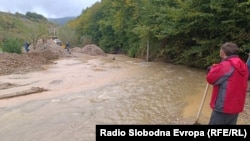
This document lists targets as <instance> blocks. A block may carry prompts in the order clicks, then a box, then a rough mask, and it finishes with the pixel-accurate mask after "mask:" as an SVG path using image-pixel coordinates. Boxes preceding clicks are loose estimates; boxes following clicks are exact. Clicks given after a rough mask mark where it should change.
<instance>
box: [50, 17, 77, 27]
mask: <svg viewBox="0 0 250 141" xmlns="http://www.w3.org/2000/svg"><path fill="white" fill-rule="evenodd" d="M74 19H76V17H64V18H48V21H50V22H52V23H55V24H58V25H65V24H66V23H68V22H69V21H71V20H74Z"/></svg>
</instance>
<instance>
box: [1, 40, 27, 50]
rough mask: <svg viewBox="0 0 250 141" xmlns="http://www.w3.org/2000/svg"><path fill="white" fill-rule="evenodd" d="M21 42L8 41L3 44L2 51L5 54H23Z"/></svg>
mask: <svg viewBox="0 0 250 141" xmlns="http://www.w3.org/2000/svg"><path fill="white" fill-rule="evenodd" d="M20 46H21V41H20V40H18V39H13V38H10V39H7V40H5V41H4V42H3V44H2V50H3V52H9V53H18V54H21V53H22V48H21V47H20Z"/></svg>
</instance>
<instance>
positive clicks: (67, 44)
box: [65, 42, 71, 54]
mask: <svg viewBox="0 0 250 141" xmlns="http://www.w3.org/2000/svg"><path fill="white" fill-rule="evenodd" d="M65 47H66V49H67V52H68V53H69V54H71V53H70V51H69V48H70V44H69V42H67V43H66V46H65Z"/></svg>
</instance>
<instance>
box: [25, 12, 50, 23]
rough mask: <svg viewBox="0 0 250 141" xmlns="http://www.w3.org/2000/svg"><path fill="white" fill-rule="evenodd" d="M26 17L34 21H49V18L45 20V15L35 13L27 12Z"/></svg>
mask: <svg viewBox="0 0 250 141" xmlns="http://www.w3.org/2000/svg"><path fill="white" fill-rule="evenodd" d="M26 17H27V18H28V19H30V20H32V21H36V22H39V21H47V18H45V17H44V16H43V15H40V14H37V13H33V12H27V13H26Z"/></svg>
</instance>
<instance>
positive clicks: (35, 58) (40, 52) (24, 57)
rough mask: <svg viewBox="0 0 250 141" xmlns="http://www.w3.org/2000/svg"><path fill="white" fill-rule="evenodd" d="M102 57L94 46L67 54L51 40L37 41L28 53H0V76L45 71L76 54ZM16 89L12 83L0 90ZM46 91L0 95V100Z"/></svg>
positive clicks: (99, 50)
mask: <svg viewBox="0 0 250 141" xmlns="http://www.w3.org/2000/svg"><path fill="white" fill-rule="evenodd" d="M81 53H83V54H89V55H102V56H106V54H105V53H104V51H103V50H102V49H101V48H99V47H98V46H96V45H93V44H92V45H87V46H85V47H83V48H80V47H74V48H71V49H70V52H67V50H66V49H63V48H62V47H61V46H58V45H57V44H55V43H54V42H53V41H52V40H48V41H47V43H46V44H44V43H43V42H42V41H38V43H37V45H36V47H34V46H32V45H31V46H30V51H29V52H23V53H22V54H16V53H0V75H10V74H24V73H28V72H34V71H39V70H44V69H46V67H45V65H47V64H51V63H53V62H54V60H56V59H59V58H64V57H76V56H77V54H81ZM12 87H17V86H15V84H12V83H1V81H0V90H6V89H9V88H12ZM41 91H46V89H44V88H39V87H33V88H30V89H27V90H23V91H20V92H18V93H10V94H7V95H0V99H3V98H11V97H16V96H22V95H27V94H32V93H38V92H41Z"/></svg>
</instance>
